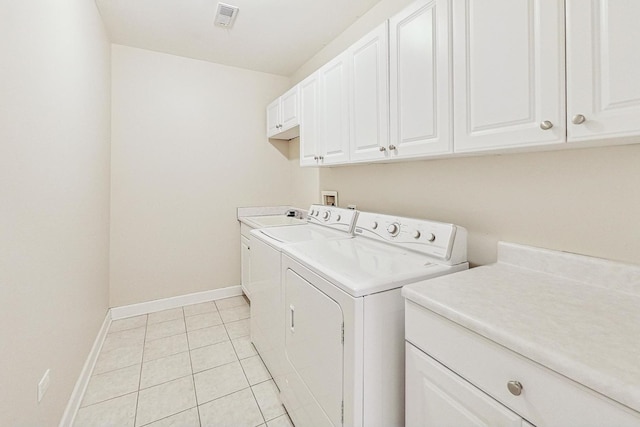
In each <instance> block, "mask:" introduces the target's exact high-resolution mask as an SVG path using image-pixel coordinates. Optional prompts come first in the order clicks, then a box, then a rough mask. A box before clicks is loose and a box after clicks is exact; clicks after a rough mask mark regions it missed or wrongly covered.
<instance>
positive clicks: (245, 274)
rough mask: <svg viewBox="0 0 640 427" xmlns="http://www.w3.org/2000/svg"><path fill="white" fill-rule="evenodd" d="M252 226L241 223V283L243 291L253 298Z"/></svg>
mask: <svg viewBox="0 0 640 427" xmlns="http://www.w3.org/2000/svg"><path fill="white" fill-rule="evenodd" d="M251 230H252V228H251V227H249V226H248V225H246V224H240V266H241V267H240V284H241V287H242V292H244V294H245V295H246V296H247V298H249V299H251V245H250V243H249V236H250V234H249V233H250V232H251Z"/></svg>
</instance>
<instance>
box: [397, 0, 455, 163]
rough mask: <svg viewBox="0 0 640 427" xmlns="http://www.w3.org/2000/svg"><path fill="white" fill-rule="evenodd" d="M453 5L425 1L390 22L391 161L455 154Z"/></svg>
mask: <svg viewBox="0 0 640 427" xmlns="http://www.w3.org/2000/svg"><path fill="white" fill-rule="evenodd" d="M450 7H451V6H450V0H428V1H427V0H421V1H418V2H416V3H413V4H411V5H410V6H409V7H407V8H406V9H404V10H403V11H401V12H400V13H398V14H397V15H395V16H393V17H392V18H391V19H390V20H389V63H390V69H389V75H390V101H391V102H390V105H391V121H390V124H391V144H390V145H391V147H390V154H391V156H392V157H419V156H423V155H428V154H441V153H448V152H451V147H452V145H451V99H450V97H451V70H450V65H449V64H450V62H451V61H450V55H451V46H450V37H449V31H450V21H451V14H450Z"/></svg>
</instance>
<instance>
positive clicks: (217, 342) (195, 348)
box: [187, 330, 230, 351]
mask: <svg viewBox="0 0 640 427" xmlns="http://www.w3.org/2000/svg"><path fill="white" fill-rule="evenodd" d="M225 332H226V330H225ZM227 341H230V340H228V339H226V340H222V341H216V342H214V343H209V344H205V345H201V346H199V347H194V348H190V349H189V351H191V350H197V349H199V348H203V347H208V346H210V345H215V344H220V343H223V342H227ZM187 345H189V335H188V334H187Z"/></svg>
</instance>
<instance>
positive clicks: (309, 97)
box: [299, 73, 320, 166]
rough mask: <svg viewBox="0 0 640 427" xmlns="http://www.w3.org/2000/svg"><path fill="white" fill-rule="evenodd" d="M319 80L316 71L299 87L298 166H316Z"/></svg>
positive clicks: (318, 141)
mask: <svg viewBox="0 0 640 427" xmlns="http://www.w3.org/2000/svg"><path fill="white" fill-rule="evenodd" d="M319 85H320V82H319V80H318V73H314V74H312V75H310V76H309V77H307V78H306V79H304V80H303V81H302V82H301V83H300V85H299V87H300V93H299V95H300V166H316V165H317V164H318V161H317V157H318V156H319V155H320V150H319V143H320V135H319V123H318V113H319V112H320V106H319V105H318V103H319V102H320V87H319Z"/></svg>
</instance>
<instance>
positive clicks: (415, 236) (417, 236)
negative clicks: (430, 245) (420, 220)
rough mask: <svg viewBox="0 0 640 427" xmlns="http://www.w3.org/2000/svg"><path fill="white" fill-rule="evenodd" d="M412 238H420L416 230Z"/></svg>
mask: <svg viewBox="0 0 640 427" xmlns="http://www.w3.org/2000/svg"><path fill="white" fill-rule="evenodd" d="M413 238H414V239H419V238H420V231H418V230H416V231H414V232H413Z"/></svg>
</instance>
